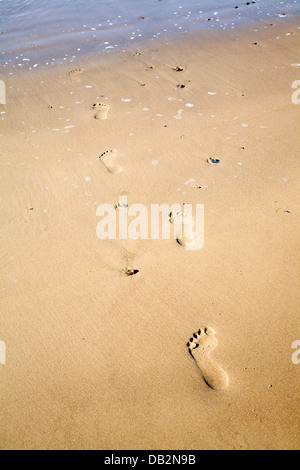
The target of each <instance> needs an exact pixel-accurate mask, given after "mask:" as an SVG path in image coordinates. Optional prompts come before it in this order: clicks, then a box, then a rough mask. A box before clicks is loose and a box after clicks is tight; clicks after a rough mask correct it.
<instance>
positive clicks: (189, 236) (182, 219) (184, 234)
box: [170, 211, 196, 248]
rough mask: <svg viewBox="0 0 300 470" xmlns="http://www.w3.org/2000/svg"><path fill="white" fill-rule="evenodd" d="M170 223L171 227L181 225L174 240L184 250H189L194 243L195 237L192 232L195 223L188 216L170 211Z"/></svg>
mask: <svg viewBox="0 0 300 470" xmlns="http://www.w3.org/2000/svg"><path fill="white" fill-rule="evenodd" d="M170 223H171V224H173V225H181V234H180V235H179V236H178V237H177V238H176V239H177V242H178V243H179V245H181V246H183V247H184V248H191V247H193V246H194V245H195V243H196V236H195V233H194V231H193V229H194V227H195V222H194V220H193V219H192V217H190V216H189V215H185V214H183V213H182V212H174V211H172V212H171V214H170Z"/></svg>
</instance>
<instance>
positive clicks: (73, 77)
mask: <svg viewBox="0 0 300 470" xmlns="http://www.w3.org/2000/svg"><path fill="white" fill-rule="evenodd" d="M82 73H83V69H74V70H71V72H70V73H69V77H70V80H71V81H72V82H80V79H79V75H81V74H82Z"/></svg>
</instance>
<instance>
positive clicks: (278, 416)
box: [0, 18, 300, 450]
mask: <svg viewBox="0 0 300 470" xmlns="http://www.w3.org/2000/svg"><path fill="white" fill-rule="evenodd" d="M299 47H300V43H299V29H298V27H297V26H296V21H293V20H292V19H287V20H284V21H283V20H282V19H281V18H277V19H275V20H274V21H272V22H269V21H268V20H266V21H261V23H260V24H258V25H256V24H250V25H248V27H245V28H244V29H239V30H238V31H237V30H232V31H231V30H227V31H220V32H219V33H218V34H215V33H213V32H212V31H208V32H206V33H205V34H204V33H203V34H200V33H199V34H194V35H186V36H185V37H184V39H183V38H180V39H176V38H174V40H172V41H170V42H168V41H162V42H159V41H156V42H155V43H150V44H149V43H148V45H145V44H144V45H139V48H129V47H127V48H125V49H124V50H119V51H116V52H114V53H113V54H106V55H97V56H96V57H86V58H82V59H80V58H76V59H74V63H72V64H69V63H68V64H64V65H53V66H52V67H37V68H36V69H34V68H32V69H31V70H26V73H23V71H22V70H19V71H17V72H18V73H17V72H16V70H15V69H13V68H10V67H9V65H8V66H7V67H6V69H5V76H4V75H3V74H2V75H1V76H0V78H1V80H5V84H6V91H7V93H6V105H0V113H1V114H0V127H1V130H0V167H1V170H0V178H1V185H0V196H1V201H2V203H1V209H0V213H1V228H0V234H1V244H0V259H1V284H0V295H1V309H0V316H1V318H0V340H1V341H3V342H4V343H5V346H6V360H5V362H6V364H5V365H4V364H2V365H0V420H1V430H0V447H1V449H115V450H117V449H166V450H167V449H175V450H176V449H182V450H183V449H190V450H193V449H296V448H297V447H299V371H300V369H299V367H300V365H297V364H295V361H294V362H293V360H292V355H293V354H294V353H295V349H293V348H292V345H293V344H295V341H297V340H299V337H300V331H299V283H298V279H299V278H298V276H299V202H300V201H299V143H300V141H299V109H300V104H297V102H299V93H298V94H297V89H296V88H297V86H296V88H295V86H294V88H293V84H295V81H297V80H299V79H300V70H299V67H300V64H299ZM177 67H178V68H179V70H181V68H182V69H183V70H182V71H176V70H175V69H176V68H177ZM74 71H75V72H74ZM2 72H3V70H2ZM70 72H72V73H70ZM10 73H11V75H10ZM298 87H299V84H298ZM96 103H99V104H101V105H105V106H98V107H97V108H93V105H94V104H96ZM95 116H96V118H95ZM111 150H114V152H113V153H111V152H110V151H111ZM104 152H109V153H108V154H106V155H108V156H107V157H106V159H102V160H101V159H99V157H100V156H101V155H103V154H104ZM211 159H213V160H214V161H218V162H219V163H215V164H214V163H212V164H211V162H212V160H211ZM115 170H117V171H115ZM120 196H127V198H128V204H129V205H133V204H137V203H140V204H144V205H145V206H146V207H148V208H150V206H151V204H163V203H166V204H169V205H172V204H175V203H179V204H193V205H194V206H195V205H196V204H204V207H205V244H204V247H203V248H202V249H201V250H199V251H189V250H186V249H184V247H183V246H180V244H178V243H177V242H176V240H174V239H170V240H162V239H160V240H151V239H149V240H106V241H103V240H100V239H99V238H98V237H97V235H96V228H97V224H98V222H99V217H97V214H96V211H97V208H98V206H99V205H100V204H103V203H109V204H113V205H115V204H118V201H119V198H120ZM128 269H132V270H137V271H139V272H138V273H137V274H136V275H133V276H127V275H125V273H126V271H127V270H128ZM127 274H128V273H127ZM207 327H209V329H208V330H206V331H204V330H205V328H207ZM199 328H200V329H202V331H201V338H202V339H201V340H199V338H198V333H196V334H195V337H193V336H192V335H193V333H194V332H198V331H199ZM207 333H208V334H207ZM213 333H215V335H214V334H213ZM212 338H213V340H212ZM216 338H217V340H218V344H217V341H216ZM191 339H193V341H195V342H196V344H197V342H200V346H201V345H202V343H201V341H204V343H205V342H206V341H207V344H209V345H210V346H211V349H214V350H213V351H212V352H211V354H210V353H209V352H207V351H208V350H209V349H210V348H207V350H206V349H205V348H206V346H205V347H204V346H203V348H202V349H201V347H200V348H196V349H195V350H194V349H193V348H194V346H192V347H191V344H193V343H191V341H190V340H191ZM188 342H189V343H190V345H189V347H190V349H191V354H189V350H188V347H187V343H188ZM205 344H206V343H205ZM201 351H202V352H203V353H201ZM193 353H194V358H195V359H196V360H194V359H193V357H192V356H193ZM196 353H197V354H198V356H197V354H196ZM221 372H222V373H224V374H225V375H224V376H223V379H224V380H223V379H222V377H221V378H220V374H221ZM215 375H217V379H216V382H215V381H214V378H215V377H212V378H211V376H215ZM219 378H220V380H219ZM204 379H205V380H206V381H205V380H204ZM221 379H222V380H221ZM215 383H218V384H221V386H220V388H224V389H223V390H215V389H214V388H218V387H217V386H214V384H215ZM209 385H211V386H209ZM222 385H224V387H223V386H222ZM212 387H213V388H212Z"/></svg>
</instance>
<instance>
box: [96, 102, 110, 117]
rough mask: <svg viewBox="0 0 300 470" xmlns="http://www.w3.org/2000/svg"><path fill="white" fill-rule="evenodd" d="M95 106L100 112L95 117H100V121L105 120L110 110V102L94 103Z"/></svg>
mask: <svg viewBox="0 0 300 470" xmlns="http://www.w3.org/2000/svg"><path fill="white" fill-rule="evenodd" d="M93 108H94V109H98V112H97V113H96V114H95V116H94V118H95V119H98V121H104V120H105V119H107V114H108V111H109V110H110V107H109V106H108V104H103V103H96V104H94V105H93Z"/></svg>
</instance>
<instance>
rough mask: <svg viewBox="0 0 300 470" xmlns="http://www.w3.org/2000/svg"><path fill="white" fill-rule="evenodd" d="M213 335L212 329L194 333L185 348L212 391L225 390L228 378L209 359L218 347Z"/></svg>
mask: <svg viewBox="0 0 300 470" xmlns="http://www.w3.org/2000/svg"><path fill="white" fill-rule="evenodd" d="M215 334H216V332H215V331H214V330H213V329H212V328H205V330H201V329H200V330H199V331H198V332H197V333H194V335H193V337H192V338H191V339H190V341H189V342H188V344H187V347H188V349H189V352H190V354H191V355H192V357H193V358H194V359H195V361H196V363H197V366H198V367H199V369H200V370H201V372H202V375H203V378H204V380H205V382H206V383H207V385H208V386H209V387H210V388H212V389H213V390H225V389H226V388H228V385H229V377H228V375H227V373H226V372H225V371H224V370H223V369H222V367H221V366H219V365H218V364H217V363H216V362H215V361H213V360H212V359H211V358H210V353H211V352H212V351H213V350H214V349H215V348H216V347H217V345H218V340H217V338H216V337H215Z"/></svg>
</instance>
